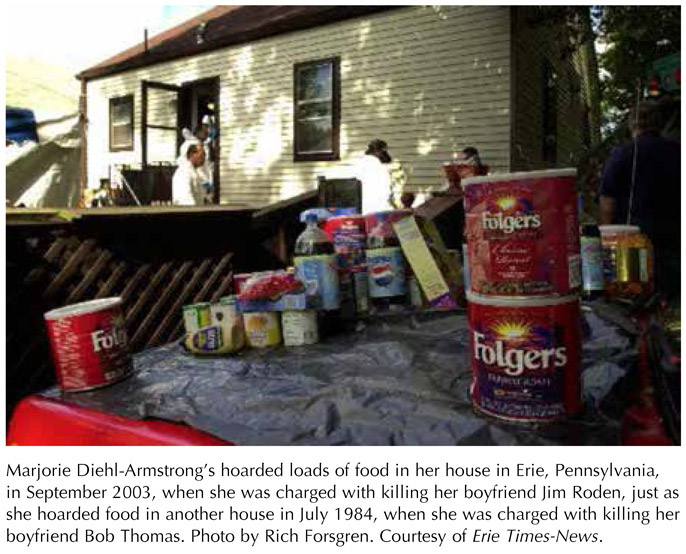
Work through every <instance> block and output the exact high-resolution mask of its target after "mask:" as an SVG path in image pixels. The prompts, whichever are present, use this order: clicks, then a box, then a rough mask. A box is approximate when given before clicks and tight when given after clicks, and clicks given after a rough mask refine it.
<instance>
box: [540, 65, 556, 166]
mask: <svg viewBox="0 0 686 554" xmlns="http://www.w3.org/2000/svg"><path fill="white" fill-rule="evenodd" d="M542 154H543V161H544V162H549V163H552V164H554V163H557V74H556V73H555V68H554V67H553V65H552V64H551V63H550V62H549V61H548V60H544V62H543V152H542Z"/></svg>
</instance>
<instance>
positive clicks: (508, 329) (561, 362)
mask: <svg viewBox="0 0 686 554" xmlns="http://www.w3.org/2000/svg"><path fill="white" fill-rule="evenodd" d="M548 334H549V333H548V332H547V330H546V329H545V328H538V329H535V328H534V327H533V325H532V324H531V323H530V322H527V321H524V320H520V321H516V320H514V321H512V320H511V321H503V322H500V323H496V324H495V325H493V327H492V329H491V331H490V332H484V333H480V332H478V331H476V330H473V331H472V340H473V341H474V358H475V359H476V360H478V361H481V362H483V363H485V364H488V365H490V366H495V367H499V368H501V369H502V370H503V371H504V372H505V373H506V374H508V375H513V376H517V375H522V374H523V373H524V372H525V371H537V370H547V369H550V368H553V367H564V366H565V364H566V363H567V347H566V346H560V347H558V348H555V347H548V346H549V345H550V337H549V336H547V335H548ZM489 338H491V340H489ZM540 343H542V344H540Z"/></svg>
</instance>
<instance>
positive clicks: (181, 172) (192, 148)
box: [172, 144, 205, 206]
mask: <svg viewBox="0 0 686 554" xmlns="http://www.w3.org/2000/svg"><path fill="white" fill-rule="evenodd" d="M185 154H186V155H185V157H183V156H179V160H178V167H177V168H176V171H175V172H174V177H173V179H172V202H173V203H174V205H176V206H199V205H202V204H203V198H204V196H205V193H204V190H203V185H204V183H205V176H204V175H202V172H201V168H202V167H203V166H204V164H205V149H204V148H203V146H202V145H201V144H189V145H188V147H187V148H185Z"/></svg>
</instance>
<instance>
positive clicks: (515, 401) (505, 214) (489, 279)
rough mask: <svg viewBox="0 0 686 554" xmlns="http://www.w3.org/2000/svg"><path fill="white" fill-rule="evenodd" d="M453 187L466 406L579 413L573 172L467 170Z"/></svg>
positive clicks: (525, 416)
mask: <svg viewBox="0 0 686 554" xmlns="http://www.w3.org/2000/svg"><path fill="white" fill-rule="evenodd" d="M462 187H463V190H464V205H465V236H466V239H467V245H466V256H465V258H466V259H465V264H466V265H467V264H468V268H467V269H468V271H469V275H470V285H469V288H470V290H468V291H467V299H468V301H469V324H470V343H471V357H472V371H473V379H472V389H471V394H472V401H473V404H474V407H475V409H476V410H477V411H479V412H482V413H484V414H487V415H490V416H493V417H496V418H500V419H507V420H512V421H520V422H530V423H536V422H551V421H557V420H560V419H562V418H565V417H566V416H569V415H571V414H574V413H576V412H579V411H580V408H581V393H580V364H581V313H580V304H579V292H580V287H581V257H580V251H579V214H578V204H577V191H576V170H574V169H562V170H551V171H534V172H527V173H512V174H501V175H491V176H486V177H474V178H469V179H465V180H464V181H463V182H462Z"/></svg>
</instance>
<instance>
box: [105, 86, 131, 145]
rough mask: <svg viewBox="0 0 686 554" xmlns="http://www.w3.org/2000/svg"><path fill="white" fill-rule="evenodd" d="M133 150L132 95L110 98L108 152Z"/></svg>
mask: <svg viewBox="0 0 686 554" xmlns="http://www.w3.org/2000/svg"><path fill="white" fill-rule="evenodd" d="M120 150H133V94H129V95H128V96H121V97H119V98H110V152H117V151H120Z"/></svg>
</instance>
